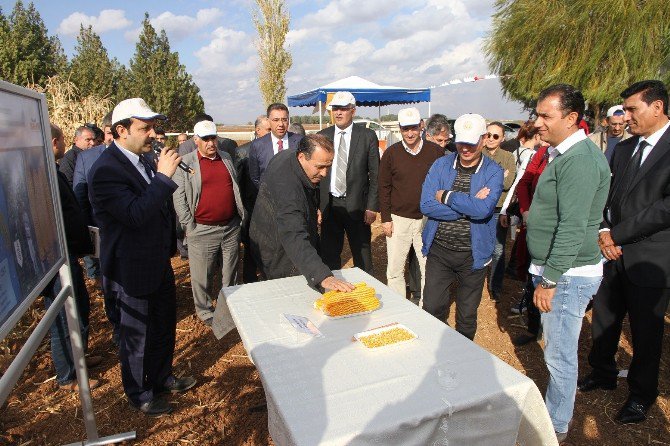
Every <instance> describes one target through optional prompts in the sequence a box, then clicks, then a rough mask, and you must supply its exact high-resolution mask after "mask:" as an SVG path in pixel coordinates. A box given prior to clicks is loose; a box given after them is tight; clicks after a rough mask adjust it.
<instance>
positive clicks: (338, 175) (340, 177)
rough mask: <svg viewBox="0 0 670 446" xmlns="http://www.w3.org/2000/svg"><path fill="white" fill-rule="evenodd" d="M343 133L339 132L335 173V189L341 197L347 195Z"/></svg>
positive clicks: (345, 143) (345, 151)
mask: <svg viewBox="0 0 670 446" xmlns="http://www.w3.org/2000/svg"><path fill="white" fill-rule="evenodd" d="M344 133H345V132H340V146H339V147H338V149H337V172H335V189H337V190H338V191H339V193H340V196H343V195H344V194H346V193H347V142H346V141H345V140H344Z"/></svg>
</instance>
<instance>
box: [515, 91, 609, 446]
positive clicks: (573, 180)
mask: <svg viewBox="0 0 670 446" xmlns="http://www.w3.org/2000/svg"><path fill="white" fill-rule="evenodd" d="M536 111H537V120H536V121H535V126H536V127H537V128H538V130H539V133H540V136H541V137H542V139H543V140H544V141H546V142H547V143H548V144H550V145H551V148H550V152H549V163H548V164H547V167H546V168H545V170H544V172H543V173H542V176H541V177H540V179H539V181H538V184H537V189H536V190H535V195H534V197H533V203H532V204H531V207H530V214H529V216H528V231H527V243H528V250H529V252H530V255H531V265H530V268H529V270H528V271H529V272H530V273H531V274H532V275H533V282H534V283H535V286H536V289H535V294H534V296H533V302H534V303H535V305H536V306H537V308H538V309H539V310H540V311H541V312H542V328H543V332H544V343H545V348H544V359H545V362H546V363H547V368H548V369H549V385H548V387H547V393H546V396H545V402H546V404H547V409H548V411H549V416H550V417H551V421H552V423H553V425H554V430H555V431H556V436H557V438H558V440H559V442H560V441H562V440H564V439H565V438H566V437H567V433H568V426H569V423H570V420H571V419H572V412H573V409H574V403H575V393H576V391H577V343H578V341H579V332H580V330H581V326H582V318H583V317H584V312H585V311H586V306H587V305H588V303H589V302H590V301H591V299H592V297H593V295H594V294H595V293H596V291H597V290H598V287H599V286H600V281H601V280H602V275H603V267H602V263H601V255H600V249H599V248H598V229H599V227H600V223H601V221H602V211H603V208H604V207H605V202H606V200H607V193H608V191H609V185H610V170H609V166H608V164H607V160H606V159H605V155H603V153H602V151H601V150H600V149H598V147H596V145H595V144H594V143H593V142H592V141H590V140H589V139H588V138H587V136H586V134H585V133H584V131H583V130H581V129H579V127H578V126H577V124H578V123H579V121H580V120H581V118H582V115H583V114H584V97H583V96H582V93H581V92H580V91H579V90H576V89H575V88H574V87H572V86H571V85H566V84H559V85H554V86H552V87H548V88H546V89H545V90H543V91H542V92H541V93H540V96H539V98H538V100H537V107H536Z"/></svg>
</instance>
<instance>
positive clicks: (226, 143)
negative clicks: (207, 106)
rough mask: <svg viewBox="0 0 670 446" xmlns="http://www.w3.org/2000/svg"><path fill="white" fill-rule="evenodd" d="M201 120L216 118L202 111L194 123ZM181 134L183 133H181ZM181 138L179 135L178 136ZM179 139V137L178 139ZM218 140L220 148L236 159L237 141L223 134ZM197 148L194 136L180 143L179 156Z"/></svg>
mask: <svg viewBox="0 0 670 446" xmlns="http://www.w3.org/2000/svg"><path fill="white" fill-rule="evenodd" d="M201 121H212V122H214V119H212V117H211V116H209V115H208V114H206V113H201V114H199V115H197V116H196V117H195V122H194V123H193V125H195V124H197V123H199V122H201ZM179 136H181V135H179ZM178 138H179V137H178ZM177 140H179V139H177ZM216 142H217V143H218V145H219V150H222V151H224V152H226V153H227V154H228V155H230V157H231V158H233V159H235V149H237V143H236V142H235V141H233V140H232V139H230V138H224V137H223V136H217V137H216ZM195 149H196V145H195V140H194V139H193V137H191V138H189V139H187V140H185V141H184V142H180V143H179V149H178V151H179V156H184V155H186V154H187V153H191V152H194V151H195Z"/></svg>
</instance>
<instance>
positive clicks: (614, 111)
mask: <svg viewBox="0 0 670 446" xmlns="http://www.w3.org/2000/svg"><path fill="white" fill-rule="evenodd" d="M623 114H624V111H623V105H613V106H612V107H610V108H608V109H607V117H608V118H611V117H612V116H615V115H620V116H623Z"/></svg>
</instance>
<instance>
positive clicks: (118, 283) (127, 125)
mask: <svg viewBox="0 0 670 446" xmlns="http://www.w3.org/2000/svg"><path fill="white" fill-rule="evenodd" d="M161 118H163V119H164V118H165V117H164V116H163V115H160V114H158V113H156V112H153V111H152V110H151V109H150V108H149V107H148V106H147V104H146V103H145V102H144V100H143V99H140V98H133V99H126V100H124V101H121V102H120V103H119V104H118V105H117V106H116V107H115V108H114V111H113V113H112V133H113V135H114V142H113V143H112V145H111V146H110V147H109V148H108V149H106V150H105V151H104V152H103V153H102V154H101V155H100V158H98V160H97V161H96V162H95V164H94V165H93V168H92V169H91V172H90V174H89V197H90V199H91V205H92V207H93V217H94V218H95V221H96V222H97V223H98V225H99V227H100V263H101V266H102V273H103V275H104V276H105V278H106V280H109V281H110V283H111V289H113V291H114V292H115V293H116V299H117V300H118V305H119V310H120V321H119V359H120V361H121V378H122V381H123V388H124V391H125V393H126V396H127V397H128V399H129V401H130V404H131V405H132V406H133V407H135V408H137V409H139V410H140V411H142V412H143V413H145V414H147V415H158V414H161V413H168V412H170V411H171V410H172V407H171V406H170V404H168V402H167V401H166V400H165V399H163V398H161V397H160V395H161V394H162V393H165V392H183V391H185V390H188V389H190V388H191V387H193V386H194V385H195V379H193V378H192V377H185V378H175V376H174V375H173V374H172V358H173V355H174V344H175V329H176V323H177V314H176V290H175V282H174V273H173V271H172V266H171V264H170V257H171V256H172V254H173V253H174V252H175V250H176V246H175V219H176V217H175V213H174V208H173V206H172V193H173V192H174V191H175V189H177V184H176V183H175V182H174V181H172V179H171V177H172V176H173V175H174V173H175V170H176V169H177V166H178V165H179V162H180V161H181V158H180V157H179V156H178V155H177V154H176V153H175V152H174V151H172V150H169V149H165V148H164V149H163V150H162V151H161V156H160V158H159V159H158V163H157V164H154V163H151V162H150V161H148V160H147V159H146V158H145V155H146V154H147V153H149V152H151V151H152V148H151V143H152V142H153V140H154V137H155V133H154V124H155V122H156V120H157V119H161Z"/></svg>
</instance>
